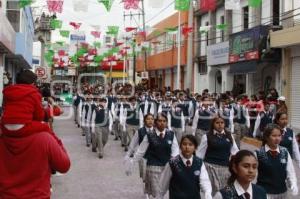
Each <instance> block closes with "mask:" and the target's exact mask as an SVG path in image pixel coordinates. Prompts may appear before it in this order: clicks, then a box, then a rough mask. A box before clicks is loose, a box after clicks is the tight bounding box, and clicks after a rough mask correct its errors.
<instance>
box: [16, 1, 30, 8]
mask: <svg viewBox="0 0 300 199" xmlns="http://www.w3.org/2000/svg"><path fill="white" fill-rule="evenodd" d="M32 3H33V0H19V6H20V8H24V7H26V6H29V5H31V4H32Z"/></svg>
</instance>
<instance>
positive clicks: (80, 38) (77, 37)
mask: <svg viewBox="0 0 300 199" xmlns="http://www.w3.org/2000/svg"><path fill="white" fill-rule="evenodd" d="M71 41H81V42H84V41H85V35H77V34H76V35H75V34H72V35H71Z"/></svg>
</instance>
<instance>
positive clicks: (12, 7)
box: [6, 1, 20, 32]
mask: <svg viewBox="0 0 300 199" xmlns="http://www.w3.org/2000/svg"><path fill="white" fill-rule="evenodd" d="M6 15H7V19H8V20H9V22H10V23H11V25H12V27H13V28H14V30H15V32H20V7H19V1H7V11H6Z"/></svg>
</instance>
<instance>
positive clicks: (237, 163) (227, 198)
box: [214, 150, 267, 199]
mask: <svg viewBox="0 0 300 199" xmlns="http://www.w3.org/2000/svg"><path fill="white" fill-rule="evenodd" d="M257 167H258V162H257V158H256V156H255V155H254V153H252V152H251V151H248V150H241V151H239V152H237V153H236V155H234V156H232V157H231V160H230V163H229V171H230V174H231V176H230V177H229V179H228V184H227V186H226V187H224V188H223V189H221V190H220V191H219V192H217V194H216V195H215V196H214V199H267V194H266V191H265V190H264V189H263V188H262V187H260V186H258V185H255V184H252V181H253V180H254V179H255V177H256V174H257Z"/></svg>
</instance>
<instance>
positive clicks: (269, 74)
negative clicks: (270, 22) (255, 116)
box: [229, 26, 281, 95]
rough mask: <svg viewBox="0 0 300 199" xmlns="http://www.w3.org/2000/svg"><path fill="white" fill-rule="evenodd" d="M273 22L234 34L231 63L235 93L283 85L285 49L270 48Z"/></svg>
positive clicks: (252, 91) (254, 91)
mask: <svg viewBox="0 0 300 199" xmlns="http://www.w3.org/2000/svg"><path fill="white" fill-rule="evenodd" d="M268 34H269V26H257V27H254V28H251V29H248V30H245V31H242V32H238V33H235V34H232V35H230V38H229V63H230V69H229V73H231V74H232V75H233V76H234V77H233V79H234V80H233V91H234V92H235V93H234V94H235V95H238V94H242V93H247V94H248V95H251V94H257V93H258V92H259V91H265V92H266V93H267V91H268V90H269V89H270V88H277V89H278V87H279V82H280V60H281V51H280V50H278V49H270V48H268V46H269V45H267V44H268V43H267V42H268V39H267V38H268Z"/></svg>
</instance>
